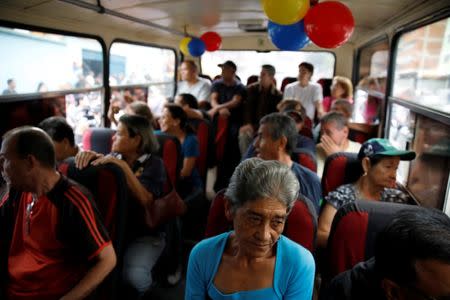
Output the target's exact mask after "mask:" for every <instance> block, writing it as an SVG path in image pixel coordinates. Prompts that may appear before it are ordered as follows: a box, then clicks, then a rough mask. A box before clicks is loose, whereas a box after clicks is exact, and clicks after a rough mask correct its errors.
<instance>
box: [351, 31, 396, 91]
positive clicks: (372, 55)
mask: <svg viewBox="0 0 450 300" xmlns="http://www.w3.org/2000/svg"><path fill="white" fill-rule="evenodd" d="M359 51H360V53H359V62H358V63H359V64H358V65H359V69H358V83H359V84H358V86H361V88H363V89H366V90H371V91H376V92H380V93H382V94H383V95H384V94H385V93H386V77H387V70H388V65H389V41H388V39H387V38H386V39H383V40H382V41H380V42H377V43H375V44H372V45H370V46H367V47H364V48H362V49H360V50H359ZM368 78H372V79H374V80H375V81H376V82H377V84H376V85H370V86H369V85H367V83H366V81H368Z"/></svg>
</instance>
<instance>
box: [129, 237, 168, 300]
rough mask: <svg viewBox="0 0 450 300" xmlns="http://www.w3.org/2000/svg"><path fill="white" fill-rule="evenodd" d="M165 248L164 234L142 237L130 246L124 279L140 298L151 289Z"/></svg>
mask: <svg viewBox="0 0 450 300" xmlns="http://www.w3.org/2000/svg"><path fill="white" fill-rule="evenodd" d="M165 246H166V242H165V239H164V234H161V235H160V236H142V237H139V238H137V239H136V240H135V241H133V242H132V243H131V244H130V245H129V246H128V249H127V250H126V252H125V256H124V266H123V277H124V281H125V282H126V283H127V284H128V285H129V286H131V287H132V288H134V289H135V290H136V292H137V293H138V294H139V295H140V296H143V295H144V294H145V292H146V291H147V290H148V289H149V288H150V287H151V285H152V283H153V278H152V269H153V267H154V266H155V264H156V262H157V261H158V258H159V257H160V256H161V253H162V251H163V250H164V247H165Z"/></svg>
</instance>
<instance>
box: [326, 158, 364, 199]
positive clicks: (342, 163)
mask: <svg viewBox="0 0 450 300" xmlns="http://www.w3.org/2000/svg"><path fill="white" fill-rule="evenodd" d="M362 173H363V170H362V167H361V162H360V161H359V160H358V158H357V154H356V153H346V152H339V153H335V154H332V155H330V156H329V157H327V159H326V161H325V166H324V169H323V175H322V192H323V196H326V195H328V193H329V192H331V191H334V190H335V189H337V188H338V187H340V186H341V185H343V184H346V183H352V182H355V181H356V180H358V178H359V177H361V175H362Z"/></svg>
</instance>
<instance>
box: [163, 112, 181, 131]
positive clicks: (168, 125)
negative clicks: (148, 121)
mask: <svg viewBox="0 0 450 300" xmlns="http://www.w3.org/2000/svg"><path fill="white" fill-rule="evenodd" d="M178 123H179V122H178V121H177V120H176V119H174V118H173V117H172V115H171V113H170V111H169V110H168V109H167V108H164V110H163V114H162V116H161V118H160V119H159V126H160V127H161V131H162V132H170V131H171V130H172V129H173V128H175V127H176V126H178Z"/></svg>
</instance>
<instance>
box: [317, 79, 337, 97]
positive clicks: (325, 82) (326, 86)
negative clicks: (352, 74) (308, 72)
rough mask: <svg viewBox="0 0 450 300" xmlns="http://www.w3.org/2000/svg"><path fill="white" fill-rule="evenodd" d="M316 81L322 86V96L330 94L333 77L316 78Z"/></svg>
mask: <svg viewBox="0 0 450 300" xmlns="http://www.w3.org/2000/svg"><path fill="white" fill-rule="evenodd" d="M317 83H318V84H320V85H321V86H322V93H323V97H324V98H325V97H329V96H331V84H332V83H333V79H330V78H321V79H319V80H317Z"/></svg>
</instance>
